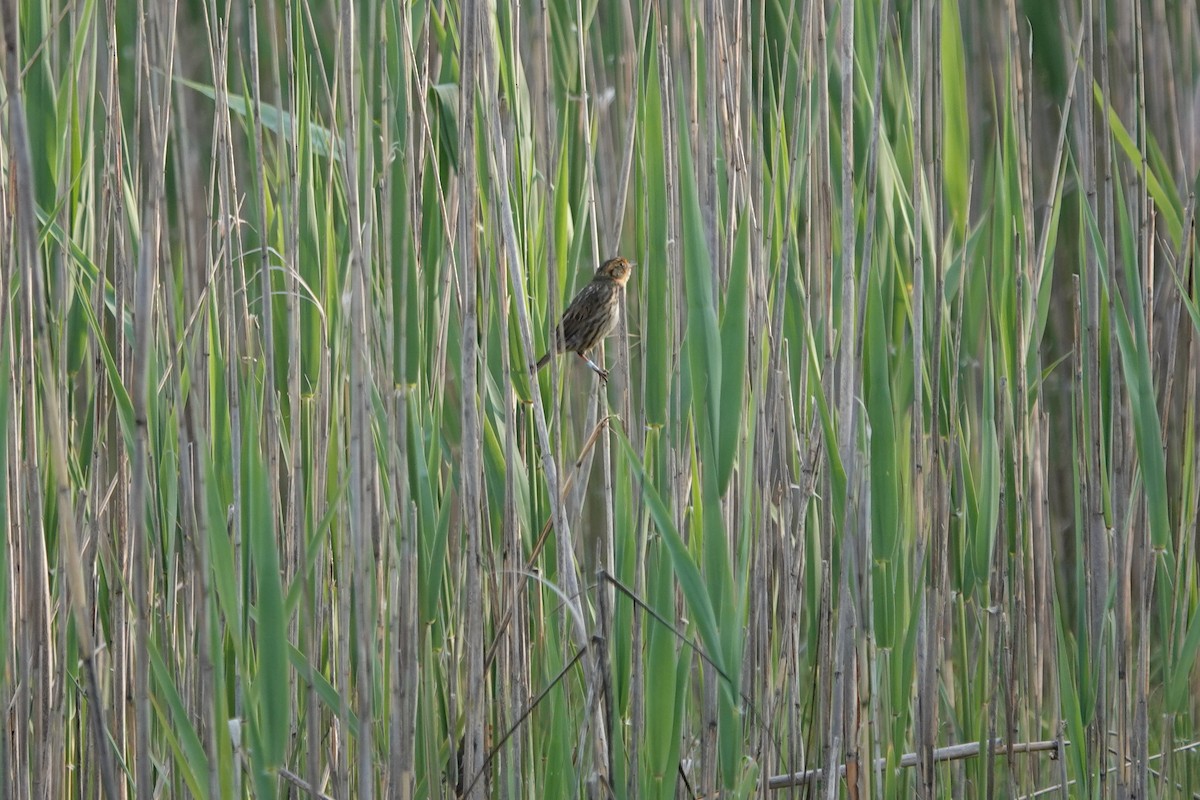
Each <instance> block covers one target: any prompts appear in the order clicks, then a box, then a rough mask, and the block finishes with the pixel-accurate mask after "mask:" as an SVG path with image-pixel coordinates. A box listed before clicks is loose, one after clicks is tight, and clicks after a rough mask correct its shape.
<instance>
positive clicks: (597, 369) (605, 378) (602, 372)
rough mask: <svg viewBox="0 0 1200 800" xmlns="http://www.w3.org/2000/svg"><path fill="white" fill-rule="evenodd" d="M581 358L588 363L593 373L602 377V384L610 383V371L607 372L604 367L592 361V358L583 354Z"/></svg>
mask: <svg viewBox="0 0 1200 800" xmlns="http://www.w3.org/2000/svg"><path fill="white" fill-rule="evenodd" d="M579 357H580V358H582V359H583V360H584V361H585V362H586V363H587V365H588V366H589V367H591V368H592V372H594V373H596V374H597V375H599V376H600V381H601V383H608V370H606V369H605V368H604V367H602V366H600V365H599V364H597V363H596V362H595V361H592V360H591V359H590V358H588V357H587V356H585V355H583V354H582V353H581V354H580V355H579Z"/></svg>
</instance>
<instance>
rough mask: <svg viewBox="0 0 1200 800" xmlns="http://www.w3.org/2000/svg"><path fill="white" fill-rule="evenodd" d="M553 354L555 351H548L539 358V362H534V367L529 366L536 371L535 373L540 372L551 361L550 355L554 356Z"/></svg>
mask: <svg viewBox="0 0 1200 800" xmlns="http://www.w3.org/2000/svg"><path fill="white" fill-rule="evenodd" d="M553 354H554V353H553V351H552V352H549V353H546V355H544V356H542V357H541V358H539V359H538V362H537V363H536V364H534V365H533V366H532V367H530V368H529V371H530V372H534V373H536V372H540V371H541V369H542V367H544V366H546V365H547V364H549V363H550V356H552V355H553Z"/></svg>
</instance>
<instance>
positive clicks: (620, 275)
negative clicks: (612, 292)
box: [596, 256, 633, 286]
mask: <svg viewBox="0 0 1200 800" xmlns="http://www.w3.org/2000/svg"><path fill="white" fill-rule="evenodd" d="M632 272H633V264H631V263H629V261H628V260H626V259H624V258H621V257H620V256H617V257H616V258H610V259H609V260H608V261H605V262H604V263H603V264H601V265H600V269H598V270H596V277H605V278H608V279H609V280H610V281H612V282H613V283H615V284H617V285H618V286H624V285H625V284H626V283H627V282H628V281H629V276H630V274H631V273H632Z"/></svg>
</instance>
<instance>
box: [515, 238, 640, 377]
mask: <svg viewBox="0 0 1200 800" xmlns="http://www.w3.org/2000/svg"><path fill="white" fill-rule="evenodd" d="M632 272H633V264H631V263H630V262H629V261H627V260H626V259H624V258H621V257H620V256H617V257H616V258H610V259H609V260H608V261H605V262H604V263H603V264H601V265H600V269H598V270H596V274H595V275H594V276H593V277H592V281H591V283H589V284H588V285H587V286H585V287H583V288H582V289H580V290H579V294H577V295H575V299H574V300H572V301H571V304H570V305H569V306H567V310H566V311H564V312H563V315H562V321H561V322H559V323H558V327H557V328H556V329H555V331H554V346H553V347H552V348H551V349H550V350H549V351H547V353H546V355H544V356H542V357H541V358H540V359H538V362H537V364H535V365H533V366H531V367H530V371H531V372H533V373H537V372H538V371H539V370H540V369H541V368H542V367H544V366H546V365H547V364H549V363H550V359H551V358H553V357H554V356H556V355H558V354H559V353H566V352H572V353H576V354H578V355H579V357H580V358H582V359H583V360H584V361H585V362H587V365H588V366H589V367H591V368H592V370H593V371H594V372H595V373H596V374H597V375H599V376H600V380H602V381H607V380H608V370H606V369H603V368H602V367H600V366H598V365H597V364H596V363H595V362H594V361H592V360H591V359H590V358H588V355H587V354H588V351H589V350H591V349H592V348H593V347H595V346H596V345H597V344H599V343H600V340H601V339H603V338H604V337H605V336H608V335H609V334H610V333H612V331H613V328H615V327H617V320H618V319H620V317H621V307H620V301H621V293H622V292H623V291H624V290H625V284H626V283H628V282H629V276H630V274H631V273H632Z"/></svg>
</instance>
